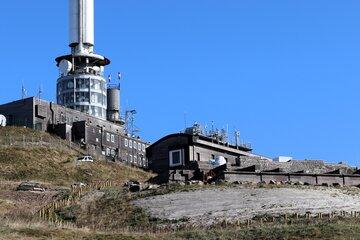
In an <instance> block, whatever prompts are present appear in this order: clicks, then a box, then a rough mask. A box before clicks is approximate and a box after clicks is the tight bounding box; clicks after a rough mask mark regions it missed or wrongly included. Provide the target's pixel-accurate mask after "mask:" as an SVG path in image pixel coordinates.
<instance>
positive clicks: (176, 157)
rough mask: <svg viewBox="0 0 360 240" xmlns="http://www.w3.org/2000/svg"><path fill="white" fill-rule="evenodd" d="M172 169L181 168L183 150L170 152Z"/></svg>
mask: <svg viewBox="0 0 360 240" xmlns="http://www.w3.org/2000/svg"><path fill="white" fill-rule="evenodd" d="M169 158H170V167H176V166H181V165H182V163H183V150H174V151H170V152H169Z"/></svg>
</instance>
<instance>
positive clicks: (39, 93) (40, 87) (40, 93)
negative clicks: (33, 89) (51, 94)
mask: <svg viewBox="0 0 360 240" xmlns="http://www.w3.org/2000/svg"><path fill="white" fill-rule="evenodd" d="M42 93H43V90H42V85H41V84H40V86H39V92H38V98H39V99H41V95H42Z"/></svg>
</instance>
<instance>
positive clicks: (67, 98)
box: [58, 92, 107, 106]
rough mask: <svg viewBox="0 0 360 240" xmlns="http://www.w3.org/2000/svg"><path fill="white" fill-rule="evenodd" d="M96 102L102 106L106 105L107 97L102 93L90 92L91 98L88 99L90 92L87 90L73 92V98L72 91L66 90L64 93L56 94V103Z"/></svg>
mask: <svg viewBox="0 0 360 240" xmlns="http://www.w3.org/2000/svg"><path fill="white" fill-rule="evenodd" d="M74 102H75V103H96V104H100V105H103V106H106V105H107V99H106V95H105V94H102V93H96V92H92V93H91V99H90V93H89V92H76V93H75V100H74V93H73V92H67V93H64V94H59V95H58V103H59V104H63V105H65V104H71V103H74Z"/></svg>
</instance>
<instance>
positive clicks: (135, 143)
mask: <svg viewBox="0 0 360 240" xmlns="http://www.w3.org/2000/svg"><path fill="white" fill-rule="evenodd" d="M134 149H137V142H135V141H134Z"/></svg>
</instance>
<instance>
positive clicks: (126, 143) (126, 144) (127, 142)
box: [124, 139, 129, 147]
mask: <svg viewBox="0 0 360 240" xmlns="http://www.w3.org/2000/svg"><path fill="white" fill-rule="evenodd" d="M124 143H125V147H128V146H129V140H127V139H125V141H124Z"/></svg>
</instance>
